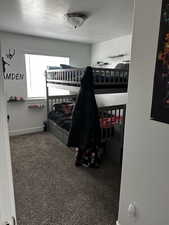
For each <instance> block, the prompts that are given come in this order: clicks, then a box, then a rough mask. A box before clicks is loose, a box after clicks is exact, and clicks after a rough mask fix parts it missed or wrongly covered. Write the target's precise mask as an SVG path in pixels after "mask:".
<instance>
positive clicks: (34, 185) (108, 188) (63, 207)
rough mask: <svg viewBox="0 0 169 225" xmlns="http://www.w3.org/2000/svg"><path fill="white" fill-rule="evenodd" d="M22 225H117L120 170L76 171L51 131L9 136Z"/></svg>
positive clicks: (71, 158) (68, 152) (109, 167)
mask: <svg viewBox="0 0 169 225" xmlns="http://www.w3.org/2000/svg"><path fill="white" fill-rule="evenodd" d="M11 156H12V166H13V176H14V189H15V199H16V213H17V221H18V225H115V221H116V219H117V212H118V202H119V189H120V168H119V167H118V166H115V165H112V163H110V162H109V161H104V163H103V164H102V166H101V168H99V169H90V168H76V167H75V166H74V153H73V152H72V151H71V150H70V149H68V148H67V147H66V146H65V145H63V144H62V143H61V142H60V141H59V140H57V139H56V137H54V136H53V135H52V134H50V133H38V134H31V135H24V136H17V137H12V138H11Z"/></svg>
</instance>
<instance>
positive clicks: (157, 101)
mask: <svg viewBox="0 0 169 225" xmlns="http://www.w3.org/2000/svg"><path fill="white" fill-rule="evenodd" d="M168 25H169V0H163V1H162V10H161V21H160V31H159V40H158V50H157V56H156V67H155V75H154V88H153V99H152V108H151V119H152V120H156V121H159V122H164V123H169V60H168V59H169V30H168Z"/></svg>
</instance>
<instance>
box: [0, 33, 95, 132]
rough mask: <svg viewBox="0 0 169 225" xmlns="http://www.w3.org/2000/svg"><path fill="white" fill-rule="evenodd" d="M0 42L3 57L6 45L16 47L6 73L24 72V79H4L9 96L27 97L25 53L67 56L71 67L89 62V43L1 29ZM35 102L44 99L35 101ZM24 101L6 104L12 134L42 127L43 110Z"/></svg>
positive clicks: (6, 49)
mask: <svg viewBox="0 0 169 225" xmlns="http://www.w3.org/2000/svg"><path fill="white" fill-rule="evenodd" d="M0 40H1V41H2V55H3V56H5V60H7V59H6V53H7V52H8V50H9V48H12V49H16V55H15V57H14V59H12V60H11V61H10V60H7V61H8V62H9V63H10V66H7V72H14V73H23V74H24V75H25V76H24V79H23V80H6V81H5V83H6V94H7V97H9V96H11V95H12V96H22V97H24V98H27V86H26V68H25V61H24V54H25V53H34V54H42V55H43V54H45V55H53V56H69V57H70V64H71V65H74V66H87V65H90V64H91V46H90V45H89V44H82V43H76V42H67V41H60V40H52V39H44V38H37V37H31V36H24V35H16V34H10V33H4V32H0ZM37 85H38V84H37ZM36 102H37V103H39V102H43V101H39V100H38V101H36ZM29 103H30V102H27V101H26V102H25V103H10V104H8V113H9V114H10V118H11V119H10V123H9V129H10V133H11V134H13V135H14V134H22V133H29V132H34V131H39V130H41V129H42V123H43V121H44V120H45V119H46V109H42V110H33V109H32V110H31V109H28V107H27V104H29Z"/></svg>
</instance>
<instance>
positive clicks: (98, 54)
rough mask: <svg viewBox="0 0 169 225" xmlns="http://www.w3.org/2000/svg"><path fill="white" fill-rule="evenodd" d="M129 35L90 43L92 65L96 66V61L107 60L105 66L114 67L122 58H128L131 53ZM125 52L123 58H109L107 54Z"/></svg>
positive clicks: (112, 54)
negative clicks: (107, 63)
mask: <svg viewBox="0 0 169 225" xmlns="http://www.w3.org/2000/svg"><path fill="white" fill-rule="evenodd" d="M131 38H132V36H131V35H126V36H122V37H119V38H115V39H112V40H109V41H105V42H100V43H96V44H93V45H92V57H91V58H92V65H93V66H96V63H97V61H103V62H109V63H110V65H108V66H107V67H112V68H113V67H114V66H115V65H116V64H117V63H119V62H121V61H122V60H126V59H130V54H131ZM119 54H127V56H125V57H123V58H117V59H114V60H112V59H109V58H108V57H109V56H114V55H119Z"/></svg>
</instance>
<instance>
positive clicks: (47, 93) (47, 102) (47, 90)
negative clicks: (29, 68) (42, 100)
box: [45, 70, 49, 119]
mask: <svg viewBox="0 0 169 225" xmlns="http://www.w3.org/2000/svg"><path fill="white" fill-rule="evenodd" d="M45 79H46V104H47V119H48V113H49V88H48V82H47V70H45Z"/></svg>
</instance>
